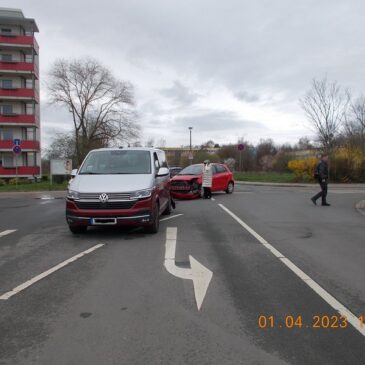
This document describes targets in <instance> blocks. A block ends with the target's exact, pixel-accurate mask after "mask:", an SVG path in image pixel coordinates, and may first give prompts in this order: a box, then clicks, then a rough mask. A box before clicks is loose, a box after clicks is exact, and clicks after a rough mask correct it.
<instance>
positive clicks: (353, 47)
mask: <svg viewBox="0 0 365 365" xmlns="http://www.w3.org/2000/svg"><path fill="white" fill-rule="evenodd" d="M1 6H4V7H16V8H21V9H22V10H23V12H24V15H25V16H26V17H30V18H35V19H36V21H37V24H38V27H39V29H40V33H39V34H38V37H37V38H38V42H39V44H40V62H41V79H42V81H45V80H46V75H47V71H48V70H49V68H50V65H51V64H52V63H53V62H54V60H55V59H57V58H58V57H64V58H72V57H79V56H87V55H89V56H93V57H95V58H97V59H98V60H100V61H101V62H102V63H104V64H105V65H106V66H108V67H109V68H110V69H111V70H112V71H113V73H114V74H115V76H117V77H119V78H121V79H124V80H128V81H130V82H132V83H133V84H134V87H135V98H136V103H137V110H138V113H139V120H140V124H141V126H142V140H144V141H145V140H147V139H149V138H154V139H155V141H159V140H160V139H161V138H163V139H165V140H166V145H167V146H180V145H182V144H188V143H189V131H188V127H189V126H192V127H193V143H194V144H200V143H202V142H204V141H207V140H209V139H213V140H214V141H215V142H216V143H227V142H236V141H237V139H238V138H239V137H244V138H245V139H247V140H249V141H251V142H257V141H258V140H259V139H260V138H273V139H274V140H275V141H276V142H280V143H284V142H290V143H295V142H296V141H297V140H298V139H299V138H300V137H302V136H311V135H312V132H311V130H310V129H309V127H308V124H307V122H306V119H305V116H304V115H303V112H302V110H301V109H300V106H299V103H298V99H299V98H300V97H301V96H303V94H304V93H305V91H306V90H307V89H308V88H309V87H310V83H311V79H312V78H313V77H317V78H321V77H323V76H325V75H327V77H328V79H329V80H331V81H332V80H337V81H338V82H339V83H340V84H342V85H344V86H346V87H349V88H350V89H351V91H352V93H353V94H355V95H356V94H359V93H361V92H365V61H364V60H365V42H364V35H365V30H364V14H365V1H363V0H346V1H342V0H337V1H336V0H297V1H293V0H275V1H273V0H255V1H254V0H250V1H246V0H226V1H222V0H219V1H218V0H153V1H152V0H116V1H113V0H104V1H102V2H93V1H90V0H72V1H69V0H62V1H49V0H31V1H29V0H27V1H25V0H24V1H22V0H11V1H10V0H9V1H8V2H6V1H1ZM41 95H42V125H43V127H42V134H43V138H42V141H43V146H45V145H47V144H48V143H49V141H50V139H51V138H52V136H53V135H54V133H55V132H56V131H62V130H69V129H70V128H71V127H72V126H71V120H70V116H69V115H68V113H67V112H66V111H64V110H61V109H55V108H53V107H50V106H48V105H47V102H46V100H47V93H46V89H45V87H43V88H42V92H41Z"/></svg>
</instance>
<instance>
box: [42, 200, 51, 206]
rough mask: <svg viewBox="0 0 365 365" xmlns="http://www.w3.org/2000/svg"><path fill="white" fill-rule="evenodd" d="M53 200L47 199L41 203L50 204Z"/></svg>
mask: <svg viewBox="0 0 365 365" xmlns="http://www.w3.org/2000/svg"><path fill="white" fill-rule="evenodd" d="M52 201H53V200H45V201H42V202H41V203H40V205H45V204H48V203H51V202H52Z"/></svg>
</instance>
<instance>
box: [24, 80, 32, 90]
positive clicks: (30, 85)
mask: <svg viewBox="0 0 365 365" xmlns="http://www.w3.org/2000/svg"><path fill="white" fill-rule="evenodd" d="M25 87H26V88H27V89H33V80H32V79H26V80H25Z"/></svg>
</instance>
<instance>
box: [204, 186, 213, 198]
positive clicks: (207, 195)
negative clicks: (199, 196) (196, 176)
mask: <svg viewBox="0 0 365 365" xmlns="http://www.w3.org/2000/svg"><path fill="white" fill-rule="evenodd" d="M203 190H204V199H210V198H211V197H212V189H211V188H208V187H206V186H203Z"/></svg>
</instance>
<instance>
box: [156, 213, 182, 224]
mask: <svg viewBox="0 0 365 365" xmlns="http://www.w3.org/2000/svg"><path fill="white" fill-rule="evenodd" d="M181 215H184V214H182V213H181V214H175V215H172V216H171V217H166V218H162V219H160V222H163V221H168V220H169V219H173V218H177V217H180V216H181Z"/></svg>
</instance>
